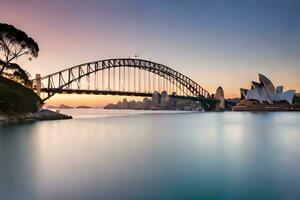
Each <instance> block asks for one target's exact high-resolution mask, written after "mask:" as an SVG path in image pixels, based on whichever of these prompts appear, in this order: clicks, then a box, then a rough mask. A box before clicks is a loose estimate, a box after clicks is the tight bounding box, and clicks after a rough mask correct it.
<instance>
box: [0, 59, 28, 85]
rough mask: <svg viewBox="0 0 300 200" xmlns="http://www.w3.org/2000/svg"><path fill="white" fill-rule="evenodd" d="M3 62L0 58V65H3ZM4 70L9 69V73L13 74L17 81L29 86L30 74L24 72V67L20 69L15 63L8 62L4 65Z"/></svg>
mask: <svg viewBox="0 0 300 200" xmlns="http://www.w3.org/2000/svg"><path fill="white" fill-rule="evenodd" d="M4 65H5V62H3V61H1V60H0V67H1V66H2V67H3V66H4ZM6 70H7V71H8V70H9V71H10V72H11V73H10V74H11V75H13V76H14V78H16V79H17V80H18V81H19V82H21V83H22V84H23V85H25V86H28V87H30V86H31V81H30V80H29V77H30V74H29V73H28V72H26V71H25V70H24V69H22V68H21V67H20V66H19V65H18V64H16V63H8V64H7V66H6Z"/></svg>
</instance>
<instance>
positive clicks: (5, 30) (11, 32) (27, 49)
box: [0, 23, 39, 75]
mask: <svg viewBox="0 0 300 200" xmlns="http://www.w3.org/2000/svg"><path fill="white" fill-rule="evenodd" d="M38 52H39V46H38V44H37V43H36V42H35V41H34V40H33V39H32V38H31V37H29V36H28V35H27V34H26V33H25V32H23V31H21V30H19V29H16V28H15V27H14V26H12V25H9V24H2V23H0V55H1V57H3V58H1V57H0V60H2V61H3V63H4V64H3V65H2V68H1V69H0V75H1V74H2V72H3V70H4V69H5V68H7V67H9V64H10V62H11V61H12V60H14V59H17V58H19V57H21V56H23V55H29V56H32V57H34V58H36V57H37V56H38ZM29 59H30V60H31V57H29Z"/></svg>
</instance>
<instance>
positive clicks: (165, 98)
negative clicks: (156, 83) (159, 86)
mask: <svg viewBox="0 0 300 200" xmlns="http://www.w3.org/2000/svg"><path fill="white" fill-rule="evenodd" d="M168 101H169V98H168V93H167V92H166V91H163V92H162V93H161V98H160V102H161V105H162V106H166V105H168Z"/></svg>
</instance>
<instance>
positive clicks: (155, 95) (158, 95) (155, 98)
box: [152, 91, 160, 105]
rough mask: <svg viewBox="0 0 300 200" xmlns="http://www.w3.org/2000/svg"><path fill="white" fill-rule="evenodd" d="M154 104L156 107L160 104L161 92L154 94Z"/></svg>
mask: <svg viewBox="0 0 300 200" xmlns="http://www.w3.org/2000/svg"><path fill="white" fill-rule="evenodd" d="M152 103H153V104H154V105H158V104H160V94H159V92H157V91H155V92H154V93H153V94H152Z"/></svg>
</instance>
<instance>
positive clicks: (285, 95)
mask: <svg viewBox="0 0 300 200" xmlns="http://www.w3.org/2000/svg"><path fill="white" fill-rule="evenodd" d="M258 77H259V83H257V82H254V81H252V86H251V90H247V89H243V88H241V89H240V91H241V99H245V100H256V101H258V102H259V103H261V104H262V103H264V102H265V103H268V104H274V103H276V102H281V101H286V102H288V103H289V104H292V103H293V98H294V96H295V90H288V91H285V92H283V86H278V87H277V89H275V87H274V85H273V83H272V82H271V81H270V80H269V79H268V78H267V77H266V76H264V75H262V74H258Z"/></svg>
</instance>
